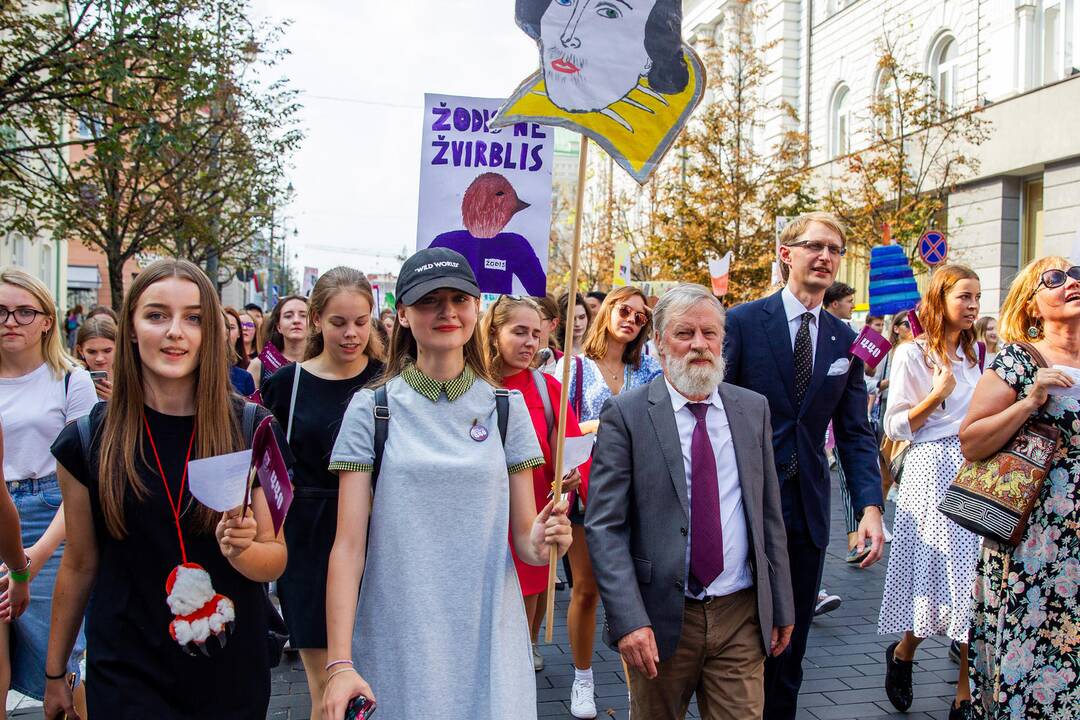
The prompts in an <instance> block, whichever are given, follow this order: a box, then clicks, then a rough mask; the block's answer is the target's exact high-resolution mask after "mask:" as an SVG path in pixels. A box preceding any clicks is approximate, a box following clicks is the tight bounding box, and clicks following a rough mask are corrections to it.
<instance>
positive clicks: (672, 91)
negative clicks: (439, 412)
mask: <svg viewBox="0 0 1080 720" xmlns="http://www.w3.org/2000/svg"><path fill="white" fill-rule="evenodd" d="M514 14H515V19H516V21H517V24H518V27H520V28H521V29H522V30H523V31H525V33H526V34H527V35H528V36H529V37H531V38H532V39H533V40H535V41H536V43H537V48H538V50H539V54H540V69H539V70H538V71H537V72H535V73H533V74H532V75H530V76H529V77H528V78H526V79H525V81H524V82H523V83H521V85H519V86H518V88H517V90H516V91H515V92H514V93H513V95H512V96H511V97H510V99H509V100H507V102H506V104H505V105H503V106H502V107H501V108H500V109H499V112H498V115H497V117H496V118H495V119H494V120H492V121H491V122H490V126H491V127H510V126H517V124H520V123H524V122H527V123H540V124H542V125H550V126H555V127H562V128H566V129H568V130H573V131H575V132H580V133H581V135H582V143H581V153H580V155H579V157H578V183H577V199H576V203H575V207H576V212H575V215H574V242H573V253H572V256H571V257H572V259H571V262H570V278H569V283H568V285H567V287H568V288H569V289H570V290H571V291H572V292H573V291H576V290H577V289H578V288H577V278H578V266H579V263H580V259H581V223H582V215H583V212H584V197H585V181H586V169H587V166H586V157H587V155H588V140H589V139H592V140H593V141H594V142H596V143H597V144H598V145H600V146H601V147H602V148H604V150H605V151H606V152H607V153H608V155H610V156H611V158H612V159H613V160H614V161H615V162H616V163H618V164H619V166H620V167H622V168H623V169H624V170H626V172H628V173H629V174H630V176H631V177H633V178H634V180H636V181H637V182H638V183H641V184H644V183H645V182H647V181H648V179H649V177H650V176H651V175H652V173H653V171H654V170H655V169H656V167H657V166H658V165H659V163H660V161H661V160H662V159H663V157H664V154H665V153H666V152H667V151H668V149H670V147H671V145H672V144H673V143H674V142H675V138H676V137H677V136H678V134H679V131H680V130H681V129H682V127H683V126H684V125H685V124H686V121H687V120H689V118H690V115H691V113H693V111H694V108H696V107H697V105H698V103H699V102H701V98H702V96H703V95H704V93H705V68H704V66H703V65H702V63H701V60H700V59H699V58H698V57H697V55H696V54H695V53H694V51H693V49H692V48H691V47H690V46H689V45H687V44H686V43H684V42H683V41H682V3H681V2H677V1H676V0H657V2H654V3H651V4H650V3H633V4H631V3H627V2H620V3H607V2H604V3H597V4H595V6H590V3H586V2H569V1H567V2H551V0H517V2H516V3H515V13H514ZM627 273H629V262H627ZM623 279H625V280H626V281H627V282H628V281H629V276H628V274H627V275H626V276H623ZM481 289H483V286H482V285H481ZM573 312H574V306H573V305H572V304H570V305H568V307H567V315H566V317H565V318H564V321H563V327H564V328H565V330H564V333H565V335H564V343H563V346H564V347H570V346H571V345H572V344H573V337H572V335H573V327H574V322H573ZM571 365H573V363H563V376H562V393H561V395H560V398H559V407H565V406H566V402H567V391H568V389H569V387H570V367H571ZM565 420H566V414H565V413H560V414H559V425H558V430H557V434H556V440H555V443H554V449H555V458H554V459H555V462H554V466H555V488H554V496H555V498H557V499H558V498H560V497H561V495H562V479H563V453H564V444H565V438H566V422H565ZM556 559H557V558H556V553H555V550H554V548H552V550H551V555H550V558H549V562H548V593H547V608H546V616H547V630H546V632H545V639H546V640H547V641H548V642H551V638H552V634H551V633H552V625H553V624H554V623H553V615H554V609H555V592H554V586H555V564H556Z"/></svg>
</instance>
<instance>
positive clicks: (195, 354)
mask: <svg viewBox="0 0 1080 720" xmlns="http://www.w3.org/2000/svg"><path fill="white" fill-rule="evenodd" d="M225 337H226V335H225V323H224V322H223V319H222V310H221V304H220V302H219V301H218V297H217V292H216V291H215V288H214V287H213V286H212V285H211V283H210V280H209V278H207V277H206V275H205V274H204V273H203V272H202V270H200V269H199V268H198V267H197V266H195V265H193V264H192V263H190V262H187V261H183V260H159V261H157V262H154V263H152V264H150V265H149V266H148V267H146V268H145V269H143V270H142V272H140V273H139V275H138V276H137V277H136V278H135V280H134V281H133V282H132V284H131V287H130V289H129V290H128V292H127V295H126V296H125V298H124V303H123V307H122V308H121V311H120V336H119V342H118V343H117V349H116V358H115V361H114V363H113V367H114V371H115V380H114V383H115V392H114V395H113V400H112V401H110V402H109V403H107V404H101V405H98V406H97V407H96V408H95V409H94V411H93V412H92V413H91V414H90V416H89V418H88V422H87V420H84V421H82V426H81V427H80V424H72V425H68V426H67V427H66V428H64V430H63V432H61V433H60V436H59V437H58V438H57V439H56V442H55V443H54V444H53V447H52V452H53V455H54V456H55V457H56V459H57V462H58V465H57V472H58V474H59V476H60V485H61V490H62V492H63V497H64V505H65V508H66V509H67V512H66V521H67V531H68V538H69V540H70V542H69V544H68V548H67V550H66V552H65V554H64V560H63V563H62V565H61V568H60V573H59V576H58V578H57V590H56V599H55V601H54V604H53V626H52V633H51V636H50V639H49V653H48V659H47V661H46V664H45V669H44V670H45V672H44V675H45V677H46V678H47V679H48V686H47V690H46V697H45V712H46V716H47V717H55V716H56V715H57V714H58V713H61V712H63V713H67V715H68V716H69V717H70V716H72V715H73V713H74V709H73V707H72V704H71V694H70V690H69V689H68V685H67V683H66V682H64V681H63V680H64V676H63V674H62V673H61V672H60V668H61V667H62V659H63V658H65V657H67V656H68V653H69V652H70V649H71V646H72V643H73V641H74V639H75V633H76V630H77V628H78V626H79V623H80V621H81V619H82V618H83V616H84V613H85V616H86V629H87V663H88V665H87V672H88V676H89V678H90V682H89V683H88V693H87V704H88V710H89V713H90V717H97V718H102V717H108V718H132V719H134V718H145V717H199V718H230V719H235V718H248V719H250V720H255V719H256V718H259V719H260V720H262V718H265V716H266V708H267V706H268V704H269V698H270V673H269V657H268V653H267V649H266V636H267V632H268V614H267V613H268V601H267V599H266V594H265V590H264V586H263V583H267V582H270V581H272V580H275V579H276V578H277V577H278V575H280V574H281V571H282V570H283V569H284V567H285V560H286V553H285V544H284V541H283V539H282V537H281V535H280V534H275V532H274V528H273V523H272V521H271V516H270V510H269V506H268V504H267V500H266V494H265V493H264V492H263V489H262V488H261V487H259V486H258V483H257V482H256V486H255V487H254V488H253V489H251V490H250V495H249V497H250V502H249V503H244V504H243V505H240V504H239V503H238V506H237V507H236V508H234V509H233V510H230V511H228V512H226V513H221V512H218V511H215V510H213V509H212V508H210V507H208V506H206V505H203V504H202V503H201V502H199V501H198V500H196V499H195V497H194V496H193V495H192V493H191V490H190V487H189V482H188V472H189V467H190V466H189V465H188V463H189V461H194V460H196V459H205V458H211V457H215V456H219V455H224V454H228V453H232V452H236V451H238V450H241V449H243V448H245V447H247V445H248V442H249V438H248V437H247V436H245V432H249V431H250V427H253V426H255V425H257V424H258V423H259V421H260V420H261V419H262V418H264V417H266V416H268V415H269V413H268V412H267V411H265V410H263V409H262V408H257V407H255V406H251V407H250V408H246V407H245V403H244V402H243V400H242V399H241V398H240V397H238V396H236V395H234V394H233V393H232V390H231V385H230V382H229V375H228V367H229V359H228V352H230V350H229V348H228V347H227V343H226V340H225ZM245 417H248V418H249V419H250V423H245V421H244V418H245ZM216 472H220V470H218V471H216ZM240 472H245V471H244V470H241V471H240ZM245 474H246V472H245ZM91 589H93V596H92V597H91V593H90V591H91ZM88 601H89V602H88Z"/></svg>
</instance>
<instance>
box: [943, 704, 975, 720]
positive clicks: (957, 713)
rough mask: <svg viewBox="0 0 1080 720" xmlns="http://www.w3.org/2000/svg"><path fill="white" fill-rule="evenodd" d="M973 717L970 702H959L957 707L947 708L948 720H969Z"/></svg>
mask: <svg viewBox="0 0 1080 720" xmlns="http://www.w3.org/2000/svg"><path fill="white" fill-rule="evenodd" d="M973 717H974V715H973V714H972V712H971V701H970V700H961V701H960V704H959V705H955V704H954V705H951V706H950V707H949V720H971V718H973Z"/></svg>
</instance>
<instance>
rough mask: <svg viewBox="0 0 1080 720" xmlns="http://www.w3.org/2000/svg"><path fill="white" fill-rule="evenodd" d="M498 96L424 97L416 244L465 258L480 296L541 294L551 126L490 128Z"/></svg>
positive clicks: (547, 224)
mask: <svg viewBox="0 0 1080 720" xmlns="http://www.w3.org/2000/svg"><path fill="white" fill-rule="evenodd" d="M503 102H504V101H503V100H500V99H493V98H473V97H459V96H454V95H435V94H431V93H429V94H427V95H425V96H424V133H423V145H422V147H421V153H420V205H419V212H418V217H419V219H418V221H417V228H416V249H417V250H420V249H422V248H426V247H446V248H450V249H451V250H456V251H457V252H459V253H461V254H462V255H464V256H465V257H466V258H467V259H468V261H469V264H470V265H472V268H473V272H474V273H476V279H477V282H478V283H479V284H480V289H481V290H482V291H483V292H485V293H499V294H508V293H514V294H526V295H533V296H539V295H543V294H544V293H545V292H547V261H548V257H547V252H548V242H549V240H550V236H551V164H552V157H553V148H554V144H555V143H554V134H555V130H554V129H553V128H550V127H544V126H543V125H537V124H535V123H518V124H516V125H513V126H511V127H507V128H501V129H496V128H491V127H489V125H488V123H489V121H490V120H491V117H492V116H493V115H494V114H495V111H496V110H498V108H499V105H500V104H502V103H503Z"/></svg>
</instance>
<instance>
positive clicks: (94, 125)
mask: <svg viewBox="0 0 1080 720" xmlns="http://www.w3.org/2000/svg"><path fill="white" fill-rule="evenodd" d="M103 129H104V125H103V124H102V122H101V121H100V120H94V119H92V118H88V117H82V116H80V117H79V127H78V135H79V137H80V138H82V139H83V140H95V139H97V138H99V137H101V134H102V130H103Z"/></svg>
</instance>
